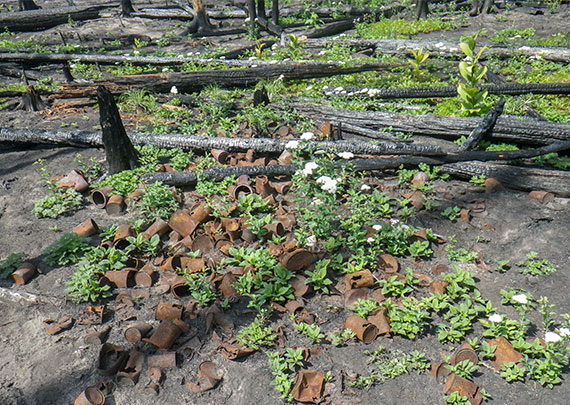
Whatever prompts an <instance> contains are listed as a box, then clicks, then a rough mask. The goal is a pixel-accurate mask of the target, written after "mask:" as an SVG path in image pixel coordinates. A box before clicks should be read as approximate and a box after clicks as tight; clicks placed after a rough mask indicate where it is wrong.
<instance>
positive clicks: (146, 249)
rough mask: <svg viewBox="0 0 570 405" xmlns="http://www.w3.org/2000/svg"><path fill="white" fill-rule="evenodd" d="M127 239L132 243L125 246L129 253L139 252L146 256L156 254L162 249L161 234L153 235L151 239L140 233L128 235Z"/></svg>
mask: <svg viewBox="0 0 570 405" xmlns="http://www.w3.org/2000/svg"><path fill="white" fill-rule="evenodd" d="M126 241H127V242H129V243H130V245H129V246H127V247H126V248H125V251H126V252H127V253H131V252H133V253H137V254H141V255H143V256H146V257H153V256H155V255H156V254H157V253H158V251H159V249H160V236H158V235H153V236H152V238H150V239H148V240H147V239H144V235H143V234H142V233H139V234H138V235H137V236H136V237H135V236H127V238H126Z"/></svg>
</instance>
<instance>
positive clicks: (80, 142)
mask: <svg viewBox="0 0 570 405" xmlns="http://www.w3.org/2000/svg"><path fill="white" fill-rule="evenodd" d="M130 139H131V141H132V143H134V144H136V145H155V146H159V147H161V148H181V149H183V150H202V151H209V150H212V149H221V150H225V151H228V152H244V151H247V150H249V149H253V150H254V151H256V152H259V153H281V152H283V151H284V150H285V149H286V148H287V147H288V146H287V144H288V141H281V140H275V139H269V138H213V137H201V136H187V135H179V134H170V135H169V134H150V135H146V134H145V135H137V134H135V135H132V136H131V137H130ZM0 141H4V142H20V143H56V144H67V145H73V146H101V145H102V144H103V141H102V138H101V136H100V135H99V134H98V133H96V132H86V131H46V130H44V131H42V130H26V129H13V128H0ZM297 149H299V150H300V151H303V152H307V153H310V152H312V151H314V150H325V151H330V152H352V153H354V154H362V155H386V154H388V155H400V154H404V155H408V154H409V155H420V156H440V155H444V154H445V153H444V152H443V151H442V149H441V147H439V146H437V145H425V144H406V143H402V142H376V143H370V142H358V141H322V142H301V143H299V144H298V145H297Z"/></svg>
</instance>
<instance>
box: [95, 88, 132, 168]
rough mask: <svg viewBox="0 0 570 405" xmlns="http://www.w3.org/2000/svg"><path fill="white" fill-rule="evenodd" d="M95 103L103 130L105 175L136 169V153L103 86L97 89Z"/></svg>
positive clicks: (116, 109)
mask: <svg viewBox="0 0 570 405" xmlns="http://www.w3.org/2000/svg"><path fill="white" fill-rule="evenodd" d="M97 102H98V103H99V113H100V121H101V128H102V130H103V136H102V140H103V146H104V147H105V155H106V156H107V164H108V165H109V171H108V173H107V174H109V175H112V174H115V173H120V172H122V171H123V170H132V169H134V168H136V167H138V165H139V163H138V153H137V151H136V150H135V148H134V146H133V144H132V143H131V140H130V139H129V137H128V135H127V132H126V131H125V127H123V122H122V121H121V116H120V115H119V109H118V108H117V105H116V104H115V100H114V99H113V95H112V94H111V93H110V92H109V91H108V90H107V89H106V88H105V87H104V86H99V88H98V89H97Z"/></svg>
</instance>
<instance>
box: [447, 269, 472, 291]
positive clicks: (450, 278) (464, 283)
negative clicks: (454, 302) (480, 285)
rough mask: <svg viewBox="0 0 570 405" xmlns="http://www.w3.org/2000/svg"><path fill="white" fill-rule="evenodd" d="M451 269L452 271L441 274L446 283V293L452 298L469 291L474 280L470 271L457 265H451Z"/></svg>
mask: <svg viewBox="0 0 570 405" xmlns="http://www.w3.org/2000/svg"><path fill="white" fill-rule="evenodd" d="M452 269H453V272H452V273H446V274H443V279H444V280H445V281H447V283H448V285H447V287H446V292H447V294H448V295H449V296H450V297H451V298H452V299H456V298H459V297H461V296H463V295H467V294H468V293H469V291H471V290H472V289H473V288H475V280H473V274H472V273H471V272H469V271H466V270H463V269H462V268H461V267H459V266H457V265H452Z"/></svg>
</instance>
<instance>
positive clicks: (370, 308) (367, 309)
mask: <svg viewBox="0 0 570 405" xmlns="http://www.w3.org/2000/svg"><path fill="white" fill-rule="evenodd" d="M348 309H350V310H351V311H354V312H356V315H358V316H359V317H361V318H362V319H366V318H368V315H370V314H372V313H373V312H374V311H376V310H377V309H378V302H377V301H375V300H364V299H362V298H359V299H357V300H356V301H355V302H354V304H352V305H351V306H349V307H348Z"/></svg>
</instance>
